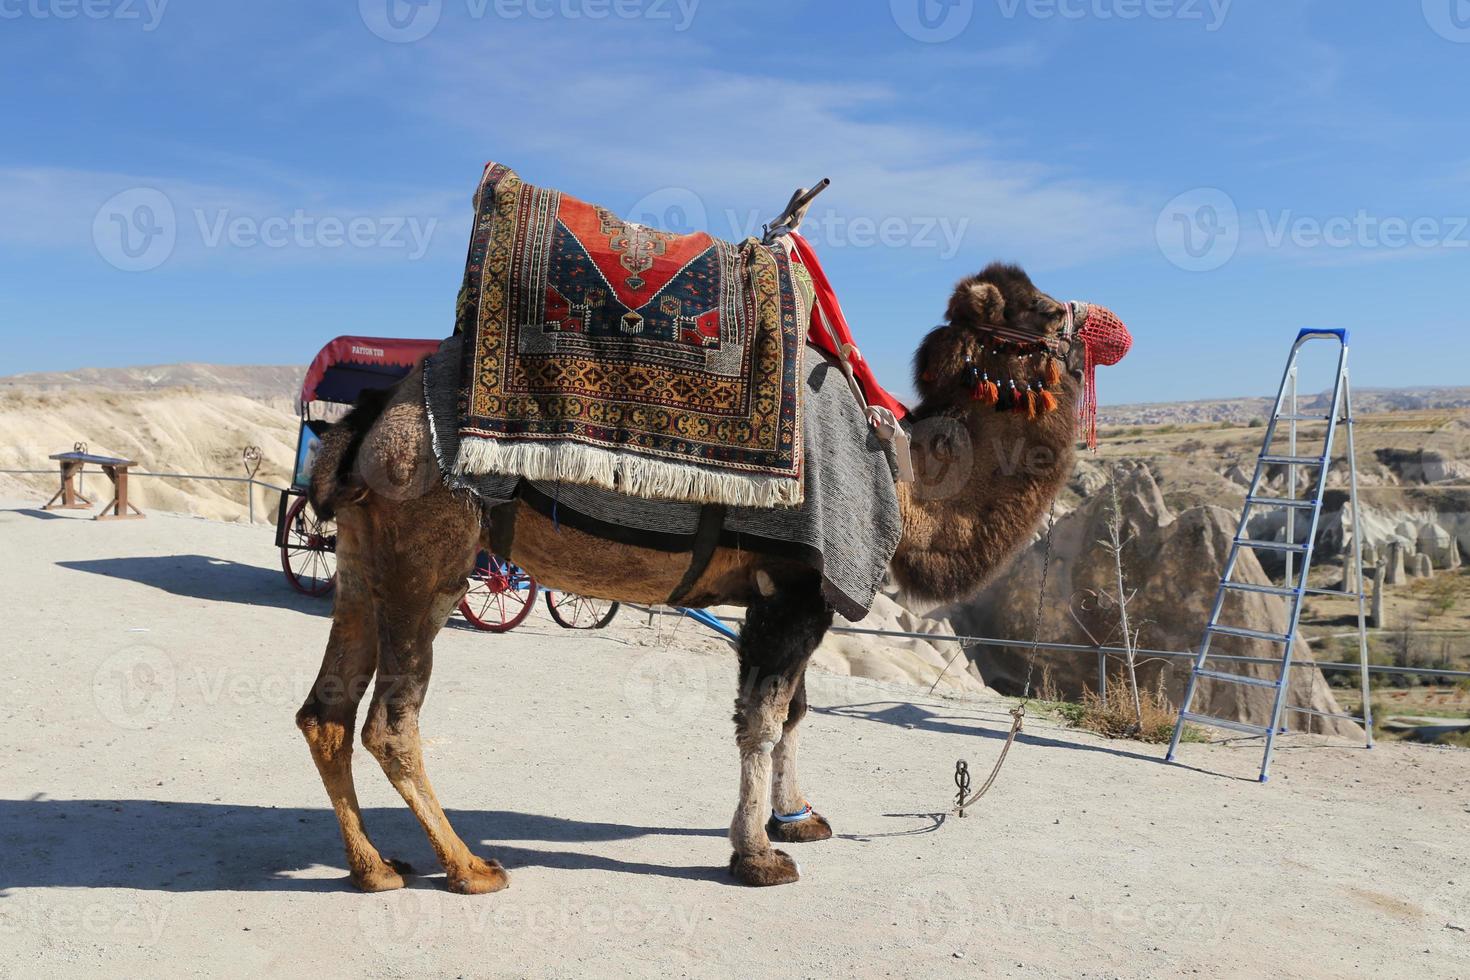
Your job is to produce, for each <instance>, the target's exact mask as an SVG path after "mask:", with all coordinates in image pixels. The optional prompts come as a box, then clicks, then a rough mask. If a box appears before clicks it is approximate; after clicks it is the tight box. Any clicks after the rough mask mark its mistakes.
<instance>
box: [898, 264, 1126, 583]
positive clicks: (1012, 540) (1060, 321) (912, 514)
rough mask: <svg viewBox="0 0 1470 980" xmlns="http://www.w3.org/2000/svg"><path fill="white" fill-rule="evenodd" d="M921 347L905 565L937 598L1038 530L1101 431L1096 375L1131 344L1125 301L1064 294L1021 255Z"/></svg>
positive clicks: (965, 288)
mask: <svg viewBox="0 0 1470 980" xmlns="http://www.w3.org/2000/svg"><path fill="white" fill-rule="evenodd" d="M946 320H947V322H946V323H945V324H944V325H943V326H940V327H936V328H935V329H934V330H932V331H931V332H930V333H929V335H928V336H927V337H925V338H924V341H923V343H922V344H920V345H919V350H918V353H917V354H916V355H915V356H914V385H915V388H916V389H917V390H918V392H919V394H920V396H921V399H922V400H921V401H920V404H919V407H918V409H917V410H916V411H915V412H914V413H913V415H912V416H911V418H912V419H913V426H912V428H911V434H912V438H913V447H914V452H913V459H914V473H915V479H914V482H913V483H910V484H902V485H901V487H900V496H899V502H900V505H901V507H902V509H903V511H904V538H903V540H902V541H901V542H900V544H899V549H898V552H897V554H895V556H894V561H893V572H894V576H895V578H896V579H897V581H898V583H899V584H900V585H901V586H902V587H903V588H904V589H905V591H907V592H909V593H911V594H913V595H917V596H922V597H926V598H930V599H938V600H953V599H957V598H960V597H962V596H964V595H967V594H970V593H971V592H973V591H974V590H976V589H978V588H979V587H981V586H982V585H983V584H984V583H985V582H986V581H987V580H988V579H990V578H991V577H992V576H994V575H995V574H997V573H998V572H999V570H1000V569H1002V568H1004V567H1005V565H1006V564H1007V562H1009V560H1010V557H1011V556H1012V555H1013V554H1015V552H1016V551H1017V549H1019V548H1020V547H1021V546H1022V545H1024V544H1025V542H1026V541H1028V540H1029V539H1030V536H1031V534H1032V533H1033V532H1034V530H1035V528H1036V527H1037V524H1038V523H1039V522H1040V520H1041V519H1042V518H1043V517H1044V516H1045V514H1046V512H1047V508H1048V506H1049V505H1050V504H1051V502H1052V500H1053V499H1054V498H1055V497H1056V495H1057V493H1058V492H1059V491H1060V489H1061V487H1062V485H1063V483H1064V482H1065V481H1066V478H1067V476H1068V474H1070V472H1071V470H1072V463H1073V460H1074V458H1075V452H1076V443H1077V436H1078V428H1079V422H1080V423H1081V428H1082V430H1083V432H1084V433H1086V434H1087V435H1088V437H1089V442H1090V441H1091V435H1092V433H1093V432H1094V431H1095V427H1094V421H1093V420H1094V418H1095V410H1096V409H1095V406H1096V401H1095V392H1096V387H1095V385H1094V384H1093V375H1094V373H1095V370H1096V368H1097V366H1098V365H1103V364H1113V363H1116V362H1117V361H1118V360H1119V359H1121V358H1122V356H1123V354H1124V353H1126V352H1127V350H1128V346H1129V344H1130V343H1131V338H1130V337H1129V336H1128V331H1127V330H1126V329H1125V328H1124V327H1123V324H1122V322H1121V321H1119V320H1118V318H1117V317H1116V316H1114V315H1113V314H1112V313H1111V312H1109V311H1108V310H1107V309H1105V308H1104V307H1101V306H1093V305H1090V304H1087V303H1070V302H1060V301H1058V300H1056V299H1054V298H1052V297H1051V296H1048V295H1047V294H1046V293H1043V292H1042V291H1041V290H1039V289H1037V288H1036V286H1035V285H1033V284H1032V282H1031V279H1030V277H1029V276H1027V275H1026V273H1025V272H1024V271H1022V270H1021V269H1020V268H1019V267H1018V266H1014V265H1005V264H1001V263H996V264H994V265H991V266H988V267H987V268H985V269H984V270H983V271H981V272H980V273H979V274H978V275H975V276H969V277H967V278H965V279H962V280H961V281H960V282H959V284H958V285H956V286H955V290H954V293H953V295H951V297H950V300H949V307H948V310H947V312H946Z"/></svg>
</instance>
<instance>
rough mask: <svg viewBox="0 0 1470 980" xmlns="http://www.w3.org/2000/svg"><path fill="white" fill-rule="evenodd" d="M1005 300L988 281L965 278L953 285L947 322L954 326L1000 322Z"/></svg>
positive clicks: (974, 325) (1004, 309) (1003, 316)
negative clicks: (953, 289) (963, 280)
mask: <svg viewBox="0 0 1470 980" xmlns="http://www.w3.org/2000/svg"><path fill="white" fill-rule="evenodd" d="M1005 311H1006V301H1005V299H1004V297H1002V296H1001V294H1000V290H999V289H996V288H995V286H993V285H992V284H990V283H988V282H976V281H974V280H966V281H965V282H962V283H960V284H959V285H958V286H956V287H955V291H954V295H953V296H951V297H950V299H949V311H948V313H947V314H946V315H947V316H948V317H949V322H950V323H952V324H955V325H956V326H968V327H977V326H981V325H983V324H987V323H1000V322H1001V321H1002V320H1004V319H1005Z"/></svg>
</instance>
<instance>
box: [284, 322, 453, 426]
mask: <svg viewBox="0 0 1470 980" xmlns="http://www.w3.org/2000/svg"><path fill="white" fill-rule="evenodd" d="M440 343H441V341H438V340H413V339H400V338H393V337H338V338H337V339H336V340H333V341H331V342H330V343H328V344H327V346H325V347H323V348H322V349H321V351H320V352H319V353H318V354H317V355H316V357H315V359H313V360H312V362H311V367H309V368H307V369H306V380H305V381H303V382H302V383H301V402H300V405H299V406H298V407H299V408H300V410H301V411H303V412H304V411H305V410H306V406H307V405H310V404H311V403H312V402H336V403H338V404H342V405H350V404H352V403H353V402H355V401H357V396H358V395H360V394H362V393H363V392H364V391H366V390H368V389H371V388H387V387H388V386H390V385H392V384H393V383H394V382H395V381H397V380H398V379H400V378H402V377H404V376H406V375H407V374H408V373H409V372H410V371H412V370H413V369H414V367H415V366H416V365H417V364H418V362H419V361H421V360H423V359H424V358H425V357H428V356H429V355H430V354H432V353H434V352H435V351H436V350H438V349H439V344H440Z"/></svg>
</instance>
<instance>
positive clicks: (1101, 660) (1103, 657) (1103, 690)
mask: <svg viewBox="0 0 1470 980" xmlns="http://www.w3.org/2000/svg"><path fill="white" fill-rule="evenodd" d="M1097 696H1098V697H1100V698H1102V706H1103V708H1104V710H1106V709H1107V706H1108V655H1107V654H1106V653H1104V652H1103V648H1102V647H1098V648H1097Z"/></svg>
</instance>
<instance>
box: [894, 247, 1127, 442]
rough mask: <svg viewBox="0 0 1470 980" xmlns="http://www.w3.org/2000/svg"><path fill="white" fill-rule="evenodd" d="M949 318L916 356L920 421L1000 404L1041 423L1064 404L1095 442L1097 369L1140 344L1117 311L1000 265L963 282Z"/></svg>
mask: <svg viewBox="0 0 1470 980" xmlns="http://www.w3.org/2000/svg"><path fill="white" fill-rule="evenodd" d="M945 317H946V320H947V321H948V322H947V323H945V324H944V325H943V326H940V327H936V328H935V329H934V330H932V331H931V332H930V333H929V335H928V336H927V337H925V338H924V342H923V343H922V344H920V345H919V350H918V353H917V354H916V355H915V357H914V387H915V389H916V390H917V391H918V392H919V395H920V397H921V399H922V400H921V403H920V405H919V409H918V411H917V413H916V415H917V417H918V418H924V417H927V416H930V415H936V414H941V413H943V414H947V415H951V416H953V415H956V414H958V412H957V410H959V411H960V412H968V413H975V412H978V411H980V410H982V409H985V408H993V409H995V410H997V411H1001V412H1011V413H1015V414H1017V415H1021V416H1024V417H1025V418H1026V419H1027V420H1030V421H1036V420H1038V419H1042V418H1046V417H1048V416H1051V415H1052V414H1053V413H1056V412H1058V411H1059V410H1062V409H1065V410H1068V411H1070V412H1072V413H1074V414H1076V415H1077V416H1079V421H1080V423H1081V426H1082V429H1083V432H1084V434H1085V435H1086V436H1087V439H1088V444H1089V445H1094V446H1095V445H1096V433H1097V428H1096V416H1097V390H1096V383H1095V382H1096V369H1097V367H1098V366H1099V365H1111V364H1116V363H1118V361H1120V360H1122V359H1123V356H1124V355H1125V354H1127V353H1128V350H1129V348H1130V347H1131V346H1132V343H1133V338H1132V336H1131V335H1130V334H1129V333H1128V330H1127V328H1126V327H1124V326H1123V322H1122V321H1121V320H1119V319H1118V317H1117V316H1116V315H1115V314H1114V313H1113V312H1112V311H1110V310H1108V309H1107V308H1106V307H1102V306H1096V305H1094V304H1090V303H1077V302H1060V301H1058V300H1056V299H1053V298H1052V297H1051V296H1048V295H1047V294H1046V293H1043V292H1042V291H1041V290H1039V289H1037V288H1036V286H1035V285H1034V284H1032V282H1031V277H1030V276H1028V275H1026V273H1025V272H1024V271H1023V270H1022V269H1021V268H1020V267H1019V266H1016V265H1008V264H1005V263H1001V262H996V263H992V264H991V265H989V266H987V267H986V268H985V269H984V270H983V271H981V272H980V273H979V274H978V275H974V276H969V277H967V278H965V279H962V280H960V282H959V283H958V284H957V285H956V286H955V290H954V293H953V295H951V296H950V299H949V308H948V310H947V311H946V314H945Z"/></svg>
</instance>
